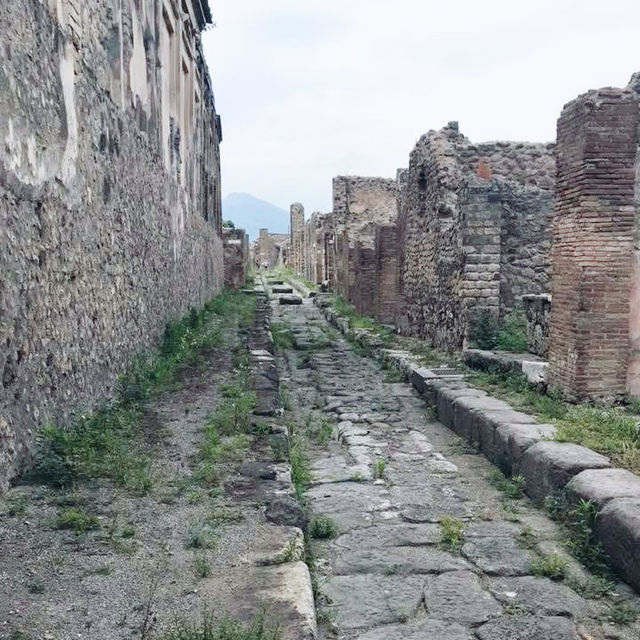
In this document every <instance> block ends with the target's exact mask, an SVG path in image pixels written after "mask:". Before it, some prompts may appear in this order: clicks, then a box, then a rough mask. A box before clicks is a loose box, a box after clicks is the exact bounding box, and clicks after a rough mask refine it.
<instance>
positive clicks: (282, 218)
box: [222, 193, 289, 240]
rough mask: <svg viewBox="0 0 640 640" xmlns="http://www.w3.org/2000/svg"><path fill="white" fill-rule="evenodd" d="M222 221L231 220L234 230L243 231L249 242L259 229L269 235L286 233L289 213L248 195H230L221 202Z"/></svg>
mask: <svg viewBox="0 0 640 640" xmlns="http://www.w3.org/2000/svg"><path fill="white" fill-rule="evenodd" d="M222 219H223V220H231V221H232V222H233V223H234V225H235V226H236V228H238V229H244V230H245V231H246V232H247V233H248V234H249V238H250V239H251V240H255V239H256V238H257V237H258V234H259V232H260V229H262V228H266V229H269V232H270V233H287V232H288V230H289V212H288V211H285V210H284V209H281V208H280V207H277V206H276V205H274V204H271V203H270V202H267V201H266V200H261V199H260V198H256V197H255V196H253V195H251V194H250V193H230V194H228V195H227V196H226V197H225V198H224V200H223V201H222Z"/></svg>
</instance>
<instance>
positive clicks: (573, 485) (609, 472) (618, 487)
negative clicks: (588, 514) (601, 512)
mask: <svg viewBox="0 0 640 640" xmlns="http://www.w3.org/2000/svg"><path fill="white" fill-rule="evenodd" d="M567 491H568V493H569V497H570V498H571V499H572V500H580V499H582V500H591V501H592V502H594V503H595V505H596V506H597V507H598V509H602V508H603V507H604V506H605V504H607V502H609V501H610V500H613V499H614V498H638V499H640V478H639V477H638V476H637V475H636V474H635V473H631V471H627V470H626V469H587V470H586V471H582V472H581V473H579V474H578V475H577V476H574V477H573V478H572V479H571V480H570V482H569V483H568V484H567Z"/></svg>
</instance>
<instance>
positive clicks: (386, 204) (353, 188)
mask: <svg viewBox="0 0 640 640" xmlns="http://www.w3.org/2000/svg"><path fill="white" fill-rule="evenodd" d="M396 191H397V188H396V181H395V180H394V179H386V178H370V177H361V176H338V177H336V178H334V179H333V216H334V225H335V238H334V245H333V246H334V249H335V260H334V263H335V274H334V276H335V277H334V280H335V289H336V290H337V292H338V293H339V294H340V295H341V296H342V297H344V298H345V299H347V300H348V301H350V302H352V303H353V304H356V302H357V305H356V306H358V305H360V306H361V307H362V308H364V307H365V306H366V307H367V308H369V307H371V308H373V307H374V306H375V301H373V300H370V301H367V302H365V301H364V299H363V296H364V295H365V294H364V293H363V292H361V293H359V292H358V288H357V282H356V271H357V266H356V246H357V245H360V248H361V255H362V256H364V255H368V254H367V253H366V252H365V253H362V250H364V249H375V238H376V228H377V227H378V226H380V225H385V224H389V223H394V222H395V221H396V219H397V215H398V207H397V193H396ZM374 253H375V252H374ZM363 260H364V261H365V263H367V264H368V261H367V260H368V259H365V258H363Z"/></svg>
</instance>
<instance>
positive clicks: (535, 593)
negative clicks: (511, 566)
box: [489, 576, 589, 617]
mask: <svg viewBox="0 0 640 640" xmlns="http://www.w3.org/2000/svg"><path fill="white" fill-rule="evenodd" d="M489 590H490V591H491V593H492V594H493V595H494V597H495V598H496V599H497V600H499V601H500V602H502V603H503V604H512V605H517V606H518V607H519V608H520V609H521V610H524V611H526V612H527V613H530V614H537V615H543V616H565V617H566V616H569V617H575V616H579V615H581V614H583V613H584V612H585V611H587V609H588V608H589V605H588V604H587V603H586V601H585V600H583V599H582V598H581V597H580V596H579V595H578V594H577V593H576V592H575V591H574V590H573V589H570V588H569V587H567V586H565V585H563V584H559V583H557V582H553V581H552V580H550V579H549V578H538V577H536V576H524V577H522V578H498V579H496V580H494V581H493V582H492V583H491V585H490V586H489Z"/></svg>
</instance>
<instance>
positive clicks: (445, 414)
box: [435, 385, 486, 429]
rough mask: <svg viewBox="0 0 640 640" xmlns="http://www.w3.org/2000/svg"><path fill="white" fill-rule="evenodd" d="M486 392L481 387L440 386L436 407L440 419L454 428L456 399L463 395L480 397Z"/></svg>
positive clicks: (437, 391) (437, 392) (447, 425)
mask: <svg viewBox="0 0 640 640" xmlns="http://www.w3.org/2000/svg"><path fill="white" fill-rule="evenodd" d="M482 395H486V394H484V391H480V389H474V388H473V387H468V386H467V387H463V388H453V387H452V386H450V385H447V386H446V387H445V386H443V387H440V388H439V389H437V390H436V402H435V404H436V409H437V411H438V420H439V421H440V422H442V424H443V425H445V426H446V427H449V428H450V429H452V428H453V420H454V412H455V400H456V398H461V397H463V396H475V397H480V396H482Z"/></svg>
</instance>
